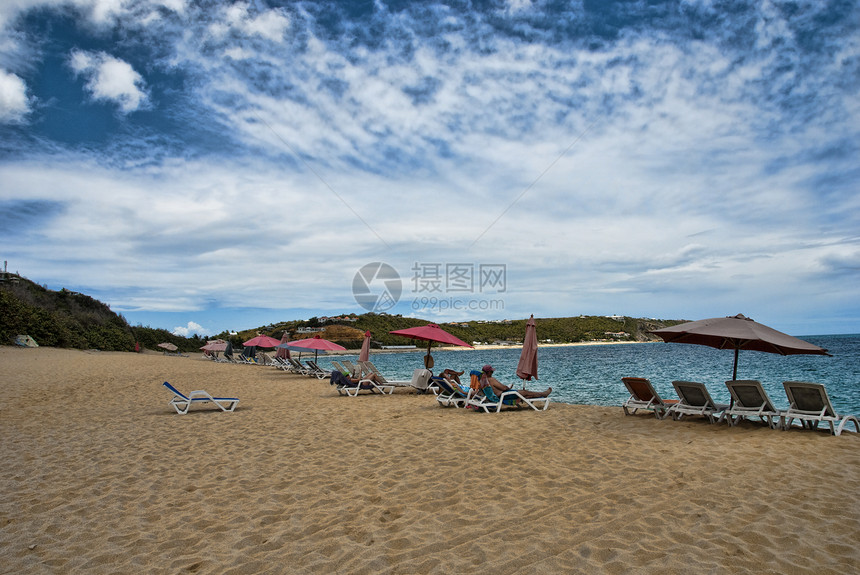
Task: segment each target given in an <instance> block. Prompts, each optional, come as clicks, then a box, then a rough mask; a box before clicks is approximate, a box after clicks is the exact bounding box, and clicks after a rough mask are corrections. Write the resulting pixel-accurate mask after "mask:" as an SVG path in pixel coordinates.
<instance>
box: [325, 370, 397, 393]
mask: <svg viewBox="0 0 860 575" xmlns="http://www.w3.org/2000/svg"><path fill="white" fill-rule="evenodd" d="M329 383H331V384H332V385H334V386H335V387H336V389H337V392H338V393H339V394H340V395H348V396H351V397H357V396H358V394H359V393H361V392H362V391H367V392H370V393H381V394H382V395H391V394H392V393H394V386H393V385H387V384H381V383H376V382H375V381H372V380H370V379H361V380H359V381H357V382H353V381H352V380H351V379H350V378H349V376H347V375H345V374H343V373H341V372H339V371H332V372H331V380H330V381H329Z"/></svg>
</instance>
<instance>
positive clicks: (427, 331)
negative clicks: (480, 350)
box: [388, 323, 472, 369]
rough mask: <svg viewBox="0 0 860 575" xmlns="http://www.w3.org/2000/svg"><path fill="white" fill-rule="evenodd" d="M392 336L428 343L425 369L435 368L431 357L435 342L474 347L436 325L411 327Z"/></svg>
mask: <svg viewBox="0 0 860 575" xmlns="http://www.w3.org/2000/svg"><path fill="white" fill-rule="evenodd" d="M388 333H390V334H391V335H402V336H404V337H408V338H411V339H420V340H424V341H426V342H427V355H426V356H424V367H426V368H427V369H431V368H432V367H433V358H432V357H431V356H430V346H431V345H432V344H433V342H434V341H435V342H438V343H447V344H448V345H458V346H460V347H472V346H471V345H469V344H468V343H466V342H465V341H463V340H462V339H460V338H458V337H456V336H453V335H451V334H450V333H448V332H447V331H445V330H444V329H442V328H441V327H439V326H438V325H436V324H435V323H428V324H427V325H422V326H418V327H410V328H406V329H397V330H394V331H390V332H388Z"/></svg>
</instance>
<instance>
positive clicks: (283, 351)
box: [275, 331, 290, 359]
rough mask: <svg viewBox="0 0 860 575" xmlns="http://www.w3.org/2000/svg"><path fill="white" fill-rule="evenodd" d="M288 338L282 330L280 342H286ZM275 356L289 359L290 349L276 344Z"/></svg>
mask: <svg viewBox="0 0 860 575" xmlns="http://www.w3.org/2000/svg"><path fill="white" fill-rule="evenodd" d="M289 339H290V338H289V334H288V333H287V332H286V331H284V335H282V336H281V343H282V344H283V343H287V341H288V340H289ZM275 357H277V358H280V359H290V350H289V349H287V348H286V347H284V346H282V345H278V351H277V353H275Z"/></svg>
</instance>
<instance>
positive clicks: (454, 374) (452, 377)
mask: <svg viewBox="0 0 860 575" xmlns="http://www.w3.org/2000/svg"><path fill="white" fill-rule="evenodd" d="M464 373H466V372H465V371H454V370H453V369H443V370H442V371H440V372H439V377H444V378H445V379H447V380H448V381H456V382H457V385H460V376H461V375H463V374H464Z"/></svg>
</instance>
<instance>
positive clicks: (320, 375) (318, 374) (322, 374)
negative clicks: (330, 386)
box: [305, 359, 331, 379]
mask: <svg viewBox="0 0 860 575" xmlns="http://www.w3.org/2000/svg"><path fill="white" fill-rule="evenodd" d="M305 364H306V365H307V366H308V367H309V368H310V370H309V373H308V375H309V376H310V377H315V378H317V379H325V378H327V377H330V376H331V370H328V371H326V370H324V369H323V368H321V367H320V366H319V365H317V362H315V361H314V360H312V359H308V360H306V361H305Z"/></svg>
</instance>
